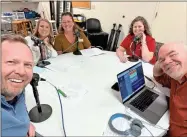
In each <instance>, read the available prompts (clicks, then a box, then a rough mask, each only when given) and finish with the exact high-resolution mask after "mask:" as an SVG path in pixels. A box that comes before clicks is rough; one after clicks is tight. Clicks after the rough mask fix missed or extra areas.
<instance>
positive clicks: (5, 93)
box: [1, 88, 24, 100]
mask: <svg viewBox="0 0 187 137" xmlns="http://www.w3.org/2000/svg"><path fill="white" fill-rule="evenodd" d="M23 89H24V88H23ZM23 89H21V90H19V91H16V92H14V91H9V90H8V89H6V88H3V89H1V95H3V96H4V97H5V98H6V99H8V100H9V99H10V100H11V99H13V98H14V97H16V96H17V95H19V94H21V93H22V92H23Z"/></svg>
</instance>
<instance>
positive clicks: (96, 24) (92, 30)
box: [86, 18, 109, 50]
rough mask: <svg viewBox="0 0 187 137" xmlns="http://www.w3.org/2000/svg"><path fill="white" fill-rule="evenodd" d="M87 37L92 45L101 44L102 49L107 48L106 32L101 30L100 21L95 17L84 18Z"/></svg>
mask: <svg viewBox="0 0 187 137" xmlns="http://www.w3.org/2000/svg"><path fill="white" fill-rule="evenodd" d="M86 29H87V37H88V39H89V41H90V42H91V44H92V46H95V47H96V46H101V47H102V48H103V49H104V50H105V49H106V48H107V42H108V35H109V34H108V33H106V32H103V30H102V28H101V23H100V21H99V20H98V19H96V18H89V19H87V20H86Z"/></svg>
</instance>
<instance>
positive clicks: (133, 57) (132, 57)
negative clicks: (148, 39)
mask: <svg viewBox="0 0 187 137" xmlns="http://www.w3.org/2000/svg"><path fill="white" fill-rule="evenodd" d="M127 58H128V61H130V62H137V61H138V60H139V59H138V58H137V57H136V56H134V55H132V56H131V57H127Z"/></svg>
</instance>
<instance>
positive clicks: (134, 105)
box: [117, 62, 169, 125]
mask: <svg viewBox="0 0 187 137" xmlns="http://www.w3.org/2000/svg"><path fill="white" fill-rule="evenodd" d="M117 79H118V86H119V90H120V93H121V98H122V101H123V104H124V105H125V106H127V107H129V108H130V109H131V110H132V111H134V112H135V113H137V114H138V115H139V116H141V117H142V118H144V119H145V120H147V121H149V122H150V123H152V124H154V125H156V124H157V122H158V121H159V120H160V118H161V117H162V116H163V115H164V113H165V112H166V111H167V110H168V103H167V101H168V99H169V98H168V97H167V96H165V95H164V94H162V93H159V92H157V91H155V90H153V89H151V88H149V87H147V86H146V85H145V79H144V73H143V67H142V62H139V63H137V64H135V65H133V66H132V67H130V68H128V69H126V70H125V71H123V72H121V73H119V74H118V75H117Z"/></svg>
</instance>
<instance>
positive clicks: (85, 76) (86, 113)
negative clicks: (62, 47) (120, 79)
mask: <svg viewBox="0 0 187 137" xmlns="http://www.w3.org/2000/svg"><path fill="white" fill-rule="evenodd" d="M48 61H50V62H51V65H50V66H49V67H50V68H51V69H53V71H52V70H48V69H45V71H43V72H42V73H40V76H41V77H43V78H46V79H47V80H49V81H50V82H51V83H53V84H55V85H56V86H64V87H67V86H68V85H69V83H79V84H80V85H82V86H83V87H84V89H86V90H87V93H86V94H85V95H84V96H83V97H82V98H81V99H80V100H78V99H75V100H74V99H68V98H64V97H62V96H61V100H62V104H63V114H64V123H65V130H66V135H67V136H101V135H102V134H103V132H104V131H105V129H106V127H107V123H108V120H109V118H110V116H111V115H112V114H114V113H126V112H128V113H130V114H131V116H132V117H136V118H139V119H140V120H142V121H145V120H143V119H142V118H141V117H139V116H138V115H136V114H135V113H133V112H132V111H130V110H128V111H126V108H125V107H124V105H123V104H122V101H121V97H120V93H119V92H116V91H114V90H112V89H111V86H112V85H113V84H114V83H115V82H116V81H117V74H118V73H119V72H121V71H123V70H125V69H126V68H128V67H130V66H132V65H133V64H135V63H132V62H127V63H120V61H119V59H118V58H117V56H116V55H115V53H114V52H107V53H106V54H103V55H99V56H93V57H84V56H75V55H73V54H72V53H68V54H64V55H60V56H58V57H57V58H52V59H49V60H48ZM152 68H153V66H152V65H150V64H148V63H143V69H144V73H145V75H147V76H149V77H150V78H153V76H152ZM146 83H147V84H148V85H149V84H152V83H150V82H148V81H146ZM158 87H159V89H161V90H162V91H164V92H165V93H166V94H168V91H169V90H168V89H166V88H161V86H158ZM159 89H158V88H156V90H159ZM26 90H27V92H26V104H27V108H28V111H29V110H30V109H31V108H33V107H34V106H35V105H36V102H35V99H34V96H33V92H32V89H31V86H30V85H28V86H27V87H26ZM38 91H39V95H40V96H39V97H40V102H41V104H49V105H50V106H51V107H52V109H53V113H52V115H51V117H50V118H49V119H47V120H46V121H44V122H42V123H34V125H35V127H36V131H37V132H38V133H40V134H41V135H43V136H63V135H64V134H63V128H62V123H61V113H60V103H59V100H58V95H57V93H56V90H55V89H54V87H52V86H51V85H50V84H48V83H47V82H43V81H40V82H39V86H38ZM65 92H66V93H67V91H65ZM67 94H68V93H67ZM168 115H169V114H168V111H167V112H166V113H165V114H164V116H163V117H162V118H161V119H160V121H159V122H158V123H157V125H158V126H161V127H163V128H164V129H166V128H168V121H169V120H168ZM144 125H145V126H146V127H147V128H148V129H149V130H150V131H151V132H152V134H153V135H154V136H161V135H163V134H165V132H166V131H165V130H163V129H159V128H155V127H153V126H151V125H149V124H144Z"/></svg>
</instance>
